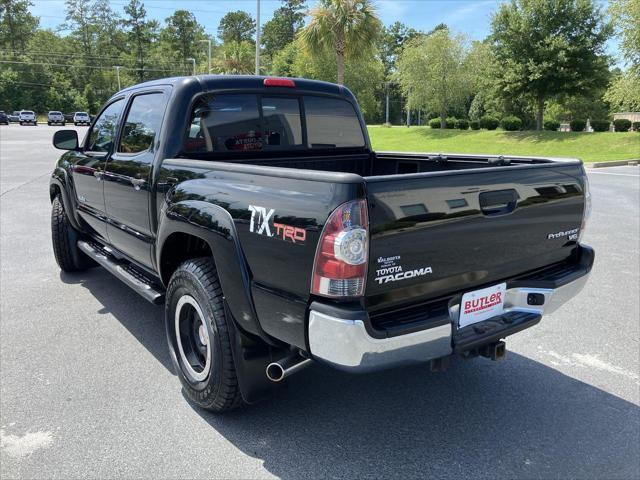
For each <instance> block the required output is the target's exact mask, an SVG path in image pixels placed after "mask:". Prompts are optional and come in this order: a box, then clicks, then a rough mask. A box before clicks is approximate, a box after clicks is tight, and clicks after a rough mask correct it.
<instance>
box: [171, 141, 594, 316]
mask: <svg viewBox="0 0 640 480" xmlns="http://www.w3.org/2000/svg"><path fill="white" fill-rule="evenodd" d="M172 162H173V161H172ZM197 164H198V165H199V166H202V167H205V168H206V166H210V168H211V169H212V170H214V171H215V170H216V169H221V170H225V171H228V172H231V171H236V172H239V173H240V172H244V173H246V174H251V179H250V178H249V177H247V179H246V181H247V182H250V183H252V184H255V183H257V182H258V178H259V177H263V176H274V177H286V178H290V179H292V180H294V179H300V180H311V179H313V180H315V181H322V182H327V183H335V182H341V183H359V184H361V185H363V187H364V191H365V194H366V197H367V201H368V205H369V223H370V231H369V232H370V250H369V259H370V260H369V268H368V279H367V286H366V297H365V303H366V306H367V309H368V310H369V311H371V312H372V313H375V311H376V310H379V309H382V310H384V309H388V308H390V307H395V306H402V305H404V304H411V303H415V302H421V301H425V300H429V299H434V298H440V297H444V296H447V295H452V294H457V293H459V292H462V291H468V290H469V289H473V288H481V287H482V286H486V285H490V284H492V283H499V282H501V281H503V280H506V279H509V278H514V277H515V276H518V275H522V274H525V273H527V272H533V271H536V270H538V269H540V268H545V267H548V266H550V265H555V264H559V263H561V262H564V261H566V260H567V259H568V258H570V257H571V255H572V254H573V252H574V250H575V249H576V246H577V240H578V236H579V231H580V227H581V222H582V217H583V210H584V204H585V202H584V196H585V193H584V191H585V187H584V184H583V175H584V170H583V168H582V165H581V162H580V161H579V160H574V159H553V158H527V157H507V158H503V157H500V156H489V155H459V154H412V153H394V152H382V153H376V154H375V155H369V154H351V155H343V156H337V155H333V156H326V157H325V156H306V157H287V158H268V159H264V158H263V159H259V160H258V159H249V158H247V159H246V160H242V161H237V160H236V161H234V162H228V163H225V162H203V161H197ZM207 164H208V165H207ZM265 167H266V168H265ZM273 167H276V168H273ZM254 175H257V177H254ZM207 176H208V175H207ZM239 178H242V177H239ZM276 184H277V183H276ZM283 185H287V184H283ZM286 188H287V189H292V190H295V189H296V188H295V183H292V184H290V185H287V187H286ZM266 190H269V189H266ZM281 192H282V191H278V192H277V194H278V195H280V194H281ZM263 194H266V191H264V192H263ZM567 232H568V233H567ZM565 233H566V235H564V234H565ZM394 258H397V259H396V260H391V261H387V260H386V259H394ZM427 268H428V269H429V273H425V274H420V275H415V276H413V277H406V278H405V277H403V278H402V279H398V280H396V279H395V278H394V279H393V280H389V279H388V278H385V277H388V276H389V275H390V274H391V273H393V274H395V273H398V272H400V271H401V272H420V271H422V269H427ZM301 283H303V284H304V283H306V281H301Z"/></svg>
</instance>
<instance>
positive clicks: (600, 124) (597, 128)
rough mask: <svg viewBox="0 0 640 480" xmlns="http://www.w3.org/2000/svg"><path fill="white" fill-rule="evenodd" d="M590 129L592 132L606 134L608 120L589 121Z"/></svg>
mask: <svg viewBox="0 0 640 480" xmlns="http://www.w3.org/2000/svg"><path fill="white" fill-rule="evenodd" d="M591 128H593V131H594V132H606V131H608V130H609V120H591Z"/></svg>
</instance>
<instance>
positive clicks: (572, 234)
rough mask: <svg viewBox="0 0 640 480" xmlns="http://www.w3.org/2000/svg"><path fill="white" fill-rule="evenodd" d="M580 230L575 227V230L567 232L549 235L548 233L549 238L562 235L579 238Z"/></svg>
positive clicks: (571, 238) (572, 238)
mask: <svg viewBox="0 0 640 480" xmlns="http://www.w3.org/2000/svg"><path fill="white" fill-rule="evenodd" d="M579 231H580V229H579V228H574V229H573V230H567V231H566V232H556V233H550V234H549V235H547V240H552V239H554V238H562V237H567V239H568V240H577V239H578V232H579Z"/></svg>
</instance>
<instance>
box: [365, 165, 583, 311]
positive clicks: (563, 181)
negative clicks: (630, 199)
mask: <svg viewBox="0 0 640 480" xmlns="http://www.w3.org/2000/svg"><path fill="white" fill-rule="evenodd" d="M365 181H366V189H367V197H368V201H369V209H370V212H369V215H370V219H369V222H370V235H371V245H370V257H369V258H370V260H369V269H368V278H367V286H366V302H367V304H368V307H369V308H370V309H371V310H373V311H375V310H377V309H381V308H386V307H391V306H395V305H401V304H403V303H408V302H412V303H415V302H416V301H421V300H425V301H426V300H430V299H436V298H439V297H443V296H446V295H450V294H452V293H456V292H464V291H468V290H470V289H474V288H476V287H480V286H483V285H484V286H486V285H491V284H494V283H499V282H501V281H503V280H506V279H508V278H510V277H513V276H517V275H520V274H523V273H526V272H529V271H532V270H536V269H539V268H542V267H545V266H549V265H552V264H554V263H558V262H561V261H563V260H566V259H567V258H568V257H569V256H570V255H571V253H572V251H573V249H574V248H575V247H576V244H577V239H578V234H579V229H580V227H581V222H582V215H583V209H584V170H583V168H582V165H580V164H579V163H578V162H567V163H560V162H559V163H553V164H539V165H527V166H512V167H506V168H495V169H491V168H485V169H474V170H458V171H451V172H437V173H426V174H425V173H421V174H411V175H389V176H381V177H367V178H366V179H365Z"/></svg>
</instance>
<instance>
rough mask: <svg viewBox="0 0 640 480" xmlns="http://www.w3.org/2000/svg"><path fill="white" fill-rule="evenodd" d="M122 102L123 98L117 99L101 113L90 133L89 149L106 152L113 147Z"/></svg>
mask: <svg viewBox="0 0 640 480" xmlns="http://www.w3.org/2000/svg"><path fill="white" fill-rule="evenodd" d="M122 104H123V101H122V100H116V101H115V102H113V103H112V104H111V105H109V106H108V107H107V108H106V109H105V110H104V111H103V112H102V113H101V114H100V116H99V117H98V119H97V120H96V122H95V124H94V125H93V128H92V129H91V133H90V134H89V141H88V142H87V150H88V151H90V152H104V153H106V152H108V151H109V150H110V149H111V146H112V145H113V141H114V140H115V136H116V128H117V126H118V120H119V119H120V115H121V113H122Z"/></svg>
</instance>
